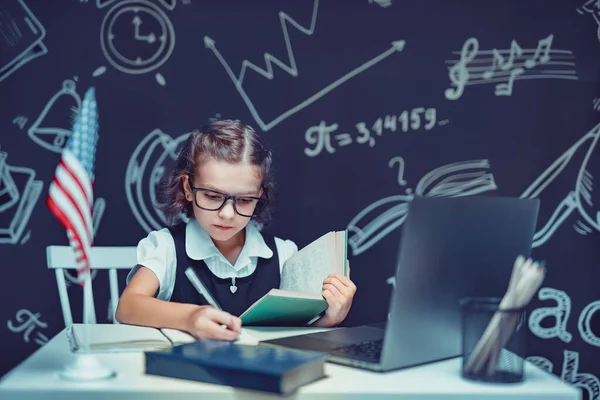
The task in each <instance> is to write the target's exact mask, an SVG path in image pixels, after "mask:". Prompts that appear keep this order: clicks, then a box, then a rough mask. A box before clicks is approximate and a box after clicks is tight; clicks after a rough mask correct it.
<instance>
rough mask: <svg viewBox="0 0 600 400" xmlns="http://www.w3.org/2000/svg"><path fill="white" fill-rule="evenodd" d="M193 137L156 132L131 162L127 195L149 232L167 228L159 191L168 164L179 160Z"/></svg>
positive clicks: (149, 137) (126, 180)
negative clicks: (184, 146)
mask: <svg viewBox="0 0 600 400" xmlns="http://www.w3.org/2000/svg"><path fill="white" fill-rule="evenodd" d="M189 134H190V133H189V132H188V133H185V134H183V135H181V136H179V137H177V138H176V139H173V138H171V136H169V135H167V134H165V133H164V132H162V131H161V130H160V129H155V130H153V131H152V132H150V133H149V134H148V135H147V136H146V137H145V138H144V139H143V140H142V141H141V142H140V143H139V144H138V145H137V146H136V148H135V149H134V151H133V153H132V155H131V158H130V159H129V163H128V164H127V170H126V172H125V194H126V197H127V202H128V203H129V207H130V208H131V211H132V212H133V215H134V216H135V218H136V220H137V221H138V223H139V224H140V226H141V227H142V229H144V231H146V233H150V232H151V231H153V230H158V229H161V228H163V227H164V226H165V222H166V221H165V218H164V215H163V213H162V212H161V211H160V210H158V209H157V208H156V205H157V196H156V188H157V186H158V183H159V181H160V179H161V178H162V176H163V174H164V172H165V170H166V164H168V163H170V161H172V160H174V159H175V158H177V154H178V153H179V151H180V149H181V146H182V144H183V142H184V141H185V139H187V137H188V136H189Z"/></svg>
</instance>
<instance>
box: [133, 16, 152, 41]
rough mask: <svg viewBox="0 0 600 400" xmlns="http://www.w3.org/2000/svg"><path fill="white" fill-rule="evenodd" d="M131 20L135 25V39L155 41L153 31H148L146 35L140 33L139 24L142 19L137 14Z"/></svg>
mask: <svg viewBox="0 0 600 400" xmlns="http://www.w3.org/2000/svg"><path fill="white" fill-rule="evenodd" d="M131 22H132V23H133V25H134V26H135V36H134V37H135V40H145V41H146V42H148V43H154V42H156V36H154V33H150V34H149V35H146V36H142V35H140V25H141V24H142V19H141V18H140V17H139V16H138V15H136V16H135V17H133V20H132V21H131Z"/></svg>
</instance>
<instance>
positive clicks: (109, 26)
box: [92, 0, 175, 86]
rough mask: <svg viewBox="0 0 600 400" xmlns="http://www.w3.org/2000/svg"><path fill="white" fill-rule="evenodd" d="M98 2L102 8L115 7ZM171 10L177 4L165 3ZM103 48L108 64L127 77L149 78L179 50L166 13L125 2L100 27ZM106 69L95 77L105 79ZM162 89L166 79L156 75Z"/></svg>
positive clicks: (141, 1) (145, 0)
mask: <svg viewBox="0 0 600 400" xmlns="http://www.w3.org/2000/svg"><path fill="white" fill-rule="evenodd" d="M112 3H113V2H112V1H104V2H102V1H101V0H98V3H97V5H98V8H103V7H106V6H108V5H109V4H112ZM161 4H163V6H164V7H165V8H167V9H169V10H172V9H173V8H174V7H175V1H167V0H162V1H161ZM100 46H101V48H102V53H103V54H104V56H105V57H106V60H107V61H108V63H109V64H110V65H112V66H113V67H114V68H116V69H117V70H119V71H121V72H124V73H126V74H133V75H136V74H146V73H148V72H150V71H154V70H156V69H157V68H159V67H160V66H161V65H163V64H164V63H165V62H166V61H167V60H168V59H169V57H170V56H171V54H172V53H173V49H174V48H175V29H174V28H173V23H172V22H171V20H170V19H169V17H168V16H167V14H165V12H164V11H163V10H162V9H161V8H160V7H158V6H157V5H155V4H153V3H152V2H150V1H149V0H121V1H118V2H116V3H115V4H114V6H112V8H110V9H109V10H108V12H107V13H106V15H105V16H104V19H103V20H102V25H101V27H100ZM105 72H106V66H100V67H98V68H97V69H96V70H94V72H93V73H92V75H93V76H94V77H98V76H101V75H102V74H104V73H105ZM155 78H156V81H157V82H158V84H159V85H161V86H165V85H166V79H165V77H164V76H163V75H162V74H161V73H160V72H157V73H156V74H155Z"/></svg>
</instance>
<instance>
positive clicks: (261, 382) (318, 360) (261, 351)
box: [146, 339, 327, 395]
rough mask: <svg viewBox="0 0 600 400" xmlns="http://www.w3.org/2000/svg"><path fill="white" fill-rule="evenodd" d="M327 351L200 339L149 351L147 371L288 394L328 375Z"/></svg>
mask: <svg viewBox="0 0 600 400" xmlns="http://www.w3.org/2000/svg"><path fill="white" fill-rule="evenodd" d="M326 358H327V354H324V353H318V352H313V351H303V350H293V349H283V348H273V347H261V346H255V345H248V344H240V343H235V342H224V341H220V340H211V339H201V340H198V341H195V342H193V343H187V344H183V345H178V346H173V347H172V348H170V349H168V350H163V351H150V352H146V373H147V374H150V375H159V376H164V377H169V378H178V379H186V380H194V381H199V382H206V383H213V384H218V385H225V386H232V387H236V388H241V389H251V390H258V391H264V392H272V393H279V394H283V395H288V394H290V393H293V392H295V391H296V390H297V389H298V388H299V387H301V386H303V385H306V384H308V383H311V382H314V381H317V380H319V379H322V378H324V377H325V361H326Z"/></svg>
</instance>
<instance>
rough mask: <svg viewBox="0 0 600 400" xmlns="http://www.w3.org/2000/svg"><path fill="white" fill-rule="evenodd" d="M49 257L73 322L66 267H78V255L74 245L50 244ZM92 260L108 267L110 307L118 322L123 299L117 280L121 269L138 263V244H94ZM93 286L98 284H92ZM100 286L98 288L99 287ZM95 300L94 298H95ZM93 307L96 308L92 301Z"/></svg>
mask: <svg viewBox="0 0 600 400" xmlns="http://www.w3.org/2000/svg"><path fill="white" fill-rule="evenodd" d="M46 258H47V261H48V268H49V269H53V270H54V273H55V275H56V285H57V286H58V295H59V297H60V306H61V308H62V312H63V319H64V320H65V326H66V327H68V326H70V325H71V324H72V323H73V315H72V314H71V302H70V301H69V295H68V293H67V283H66V280H65V271H64V270H65V269H76V267H75V265H76V263H75V255H74V253H73V249H71V247H70V246H48V247H46ZM90 264H91V268H92V270H108V279H109V289H110V307H111V310H110V311H111V315H112V320H113V322H114V323H117V322H116V320H115V318H114V315H115V312H116V311H117V304H118V303H119V296H120V291H119V282H118V280H117V269H131V268H133V267H134V266H135V265H136V264H137V250H136V247H135V246H94V247H92V253H91V255H90ZM92 288H94V285H93V284H92ZM95 289H96V290H97V288H95ZM91 300H92V303H93V298H92V299H91ZM91 308H92V310H94V307H93V304H92V307H91ZM90 317H91V320H92V321H93V322H95V321H96V313H95V310H94V311H93V312H92V315H91V316H90Z"/></svg>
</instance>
